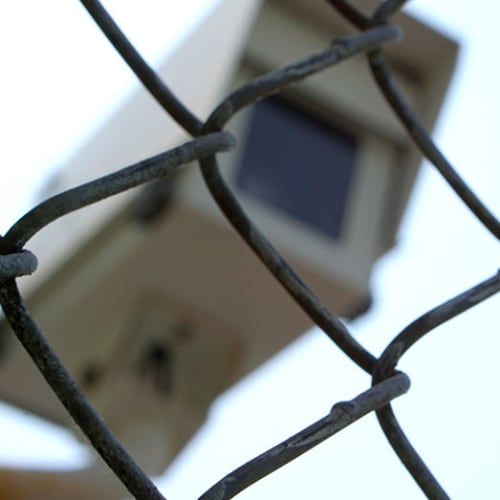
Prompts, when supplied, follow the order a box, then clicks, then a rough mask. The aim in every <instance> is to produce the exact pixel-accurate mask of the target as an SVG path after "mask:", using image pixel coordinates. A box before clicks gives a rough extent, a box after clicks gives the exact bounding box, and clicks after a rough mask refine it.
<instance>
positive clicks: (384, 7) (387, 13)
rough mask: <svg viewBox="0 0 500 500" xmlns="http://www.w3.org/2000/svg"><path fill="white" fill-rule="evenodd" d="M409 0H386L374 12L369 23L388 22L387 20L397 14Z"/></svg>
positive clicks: (371, 24) (375, 24) (373, 24)
mask: <svg viewBox="0 0 500 500" xmlns="http://www.w3.org/2000/svg"><path fill="white" fill-rule="evenodd" d="M407 2H408V0H384V1H383V2H382V3H381V4H380V5H379V6H378V7H377V8H376V9H375V12H374V13H373V14H372V17H371V19H370V22H369V25H370V26H377V25H378V24H382V23H385V22H387V20H388V19H389V18H390V17H391V16H393V15H394V14H396V12H398V11H399V10H400V9H401V8H402V7H403V5H404V4H405V3H407Z"/></svg>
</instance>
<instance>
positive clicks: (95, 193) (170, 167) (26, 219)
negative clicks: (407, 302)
mask: <svg viewBox="0 0 500 500" xmlns="http://www.w3.org/2000/svg"><path fill="white" fill-rule="evenodd" d="M234 146H235V140H234V138H233V137H232V136H231V135H230V134H229V133H228V132H216V133H213V134H206V135H204V136H202V137H198V138H196V139H193V140H192V141H189V142H186V143H185V144H182V145H180V146H177V147H175V148H172V149H170V150H168V151H165V152H164V153H160V154H158V155H156V156H153V157H151V158H148V159H146V160H142V161H139V162H137V163H134V164H133V165H131V166H128V167H125V168H122V169H121V170H118V171H116V172H113V173H111V174H109V175H105V176H103V177H100V178H98V179H95V180H93V181H90V182H87V183H86V184H81V185H79V186H77V187H75V188H73V189H69V190H67V191H64V192H63V193H60V194H57V195H55V196H53V197H51V198H49V199H47V200H45V201H43V202H42V203H40V204H39V205H37V206H36V207H34V208H33V209H32V210H30V211H29V212H28V213H27V214H25V215H24V216H23V217H21V219H19V220H18V221H17V222H16V223H15V224H14V225H13V226H12V227H11V228H10V229H9V230H8V231H7V233H6V234H5V236H4V237H3V238H2V239H0V253H10V252H12V251H16V250H18V249H20V248H22V247H23V246H24V245H25V244H26V242H27V241H28V240H29V239H30V238H31V237H32V236H33V235H34V234H36V233H37V232H38V231H40V229H42V228H43V227H45V226H47V225H48V224H50V223H51V222H53V221H55V220H56V219H58V218H60V217H62V216H63V215H66V214H68V213H70V212H73V211H75V210H78V209H80V208H83V207H86V206H88V205H91V204H92V203H96V202H97V201H101V200H104V199H105V198H109V197H110V196H113V195H115V194H118V193H121V192H123V191H126V190H128V189H131V188H133V187H136V186H139V185H141V184H145V183H146V182H149V181H152V180H154V179H159V178H162V177H163V178H165V177H169V176H170V175H172V174H173V173H174V172H176V171H177V170H179V168H181V167H183V166H185V165H186V164H188V163H190V162H192V161H194V160H197V159H200V158H203V157H206V156H209V155H212V154H214V153H216V152H221V151H228V150H229V149H231V148H233V147H234Z"/></svg>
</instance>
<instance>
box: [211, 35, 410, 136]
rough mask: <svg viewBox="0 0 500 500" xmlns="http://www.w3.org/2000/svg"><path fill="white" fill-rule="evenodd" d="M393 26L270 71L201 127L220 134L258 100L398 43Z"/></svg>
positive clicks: (243, 88) (221, 106) (339, 41)
mask: <svg viewBox="0 0 500 500" xmlns="http://www.w3.org/2000/svg"><path fill="white" fill-rule="evenodd" d="M400 34H401V32H400V30H399V28H398V27H396V26H391V25H387V26H377V27H374V28H372V29H369V30H366V31H364V32H363V33H360V34H357V35H352V36H348V37H340V38H336V39H334V40H333V41H332V43H331V44H330V45H329V46H328V47H326V48H325V49H323V50H321V51H319V52H316V53H315V54H312V55H310V56H307V57H305V58H303V59H301V60H299V61H297V62H295V63H292V64H289V65H287V66H285V67H283V68H279V69H276V70H273V71H270V72H268V73H266V74H264V75H262V76H260V77H258V78H255V79H254V80H251V81H250V82H248V83H245V84H244V85H242V86H241V87H239V88H238V89H236V90H234V91H233V92H232V93H231V94H229V95H228V96H227V97H226V98H225V99H224V100H223V101H222V102H221V103H220V104H219V105H218V106H217V107H216V108H215V109H214V111H213V112H212V113H211V115H210V116H209V118H208V120H207V122H206V124H205V125H204V127H203V130H204V131H205V132H207V131H208V132H213V131H216V130H220V129H221V128H222V127H223V126H224V125H225V124H226V123H227V122H228V120H229V119H230V118H231V117H232V116H233V115H234V114H235V113H237V112H238V111H240V110H241V109H243V108H244V107H245V106H248V105H249V104H253V103H255V102H257V101H258V100H259V99H263V98H264V97H268V96H270V95H272V94H274V93H276V92H278V91H280V90H283V89H285V88H287V87H289V86H290V85H292V84H295V83H298V82H300V81H301V80H304V79H305V78H307V77H308V76H311V75H313V74H315V73H318V72H319V71H323V70H324V69H326V68H329V67H331V66H334V65H335V64H338V63H340V62H342V61H344V60H345V59H348V58H349V57H352V56H353V55H355V54H358V53H360V52H366V51H369V50H372V49H374V48H375V47H379V46H380V45H381V44H384V43H387V42H393V41H397V40H398V39H399V37H400Z"/></svg>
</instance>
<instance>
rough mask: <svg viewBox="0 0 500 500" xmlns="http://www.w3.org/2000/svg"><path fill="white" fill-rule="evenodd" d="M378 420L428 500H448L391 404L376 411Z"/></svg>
mask: <svg viewBox="0 0 500 500" xmlns="http://www.w3.org/2000/svg"><path fill="white" fill-rule="evenodd" d="M376 415H377V420H378V422H379V425H380V428H381V429H382V430H383V432H384V434H385V437H386V438H387V440H388V441H389V444H390V445H391V447H392V449H393V450H394V452H395V453H396V455H397V456H398V458H399V459H400V460H401V463H402V464H403V465H404V466H405V467H406V469H407V470H408V472H409V473H410V474H411V476H412V477H413V479H414V480H415V482H416V483H417V485H418V486H419V487H420V489H421V490H422V492H423V493H424V494H425V495H426V496H427V498H432V499H433V500H447V499H448V498H449V496H448V494H447V493H446V491H445V490H444V489H443V487H442V486H441V485H440V484H439V481H438V480H437V479H436V478H435V477H434V474H433V473H432V472H431V470H430V469H429V468H428V467H427V465H426V464H425V462H424V461H423V460H422V458H421V457H420V455H419V454H418V453H417V451H416V450H415V448H414V447H413V446H412V444H411V442H410V440H409V439H408V437H407V436H406V434H405V433H404V431H403V429H402V428H401V426H400V425H399V422H398V420H397V419H396V416H395V415H394V412H393V410H392V407H391V405H390V404H388V405H386V406H384V407H383V408H380V409H379V410H377V411H376Z"/></svg>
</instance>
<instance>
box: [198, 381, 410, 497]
mask: <svg viewBox="0 0 500 500" xmlns="http://www.w3.org/2000/svg"><path fill="white" fill-rule="evenodd" d="M409 388H410V379H409V378H408V377H407V375H405V374H404V373H398V374H395V375H394V376H393V377H391V378H388V379H386V380H384V381H383V382H381V383H380V384H377V385H374V386H372V388H371V389H368V390H367V391H365V392H363V393H361V394H359V395H358V396H356V397H355V398H354V399H352V400H350V401H342V402H339V403H336V404H335V405H334V406H333V407H332V409H331V411H330V413H329V414H328V415H326V416H325V417H323V418H322V419H320V420H318V421H317V422H315V423H314V424H312V425H310V426H308V427H306V428H305V429H303V430H301V431H300V432H298V433H297V434H295V435H293V436H292V437H290V438H288V439H287V440H285V441H283V442H282V443H280V444H278V445H276V446H274V447H272V448H271V449H269V450H268V451H266V452H264V453H262V454H261V455H259V456H257V457H255V458H254V459H252V460H250V461H249V462H247V463H246V464H244V465H242V466H241V467H238V468H237V469H236V470H234V471H232V472H231V473H229V474H227V475H226V476H225V477H224V478H222V479H221V480H220V481H218V482H217V483H216V484H214V485H213V486H212V487H211V488H210V489H209V490H207V491H206V492H205V493H204V494H203V495H201V497H200V500H223V499H228V498H233V497H234V496H235V495H237V494H238V493H240V492H241V491H243V490H244V489H246V488H248V487H249V486H251V485H252V484H254V483H256V482H257V481H259V480H260V479H262V478H264V477H265V476H267V475H269V474H271V473H272V472H274V471H276V470H277V469H279V468H280V467H283V466H284V465H286V464H288V463H289V462H291V461H292V460H294V459H295V458H297V457H299V456H300V455H302V454H303V453H305V452H307V451H309V450H310V449H311V448H313V447H315V446H317V445H318V444H320V443H322V442H323V441H324V440H326V439H328V438H330V437H332V436H333V435H334V434H336V433H337V432H339V431H341V430H342V429H344V428H346V427H347V426H349V425H351V424H352V423H354V422H356V421H357V420H359V419H360V418H361V417H364V416H365V415H367V414H368V413H370V412H371V411H373V410H376V409H377V408H380V407H381V406H383V405H386V404H387V403H388V402H389V401H392V400H393V399H395V398H397V397H398V396H401V395H402V394H404V393H405V392H407V391H408V389H409Z"/></svg>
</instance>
